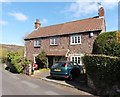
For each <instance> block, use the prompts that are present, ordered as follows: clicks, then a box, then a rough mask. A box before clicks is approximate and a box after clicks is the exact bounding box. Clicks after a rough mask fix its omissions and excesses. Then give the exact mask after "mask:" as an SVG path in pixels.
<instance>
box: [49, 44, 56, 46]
mask: <svg viewBox="0 0 120 97" xmlns="http://www.w3.org/2000/svg"><path fill="white" fill-rule="evenodd" d="M57 45H58V44H50V46H57Z"/></svg>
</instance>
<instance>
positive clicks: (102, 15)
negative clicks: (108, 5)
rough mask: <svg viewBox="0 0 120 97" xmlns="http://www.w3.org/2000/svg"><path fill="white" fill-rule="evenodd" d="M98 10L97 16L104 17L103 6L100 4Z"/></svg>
mask: <svg viewBox="0 0 120 97" xmlns="http://www.w3.org/2000/svg"><path fill="white" fill-rule="evenodd" d="M98 12H99V13H98V15H99V17H104V8H103V7H102V6H101V7H100V8H99V10H98Z"/></svg>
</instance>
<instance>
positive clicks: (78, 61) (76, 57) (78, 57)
mask: <svg viewBox="0 0 120 97" xmlns="http://www.w3.org/2000/svg"><path fill="white" fill-rule="evenodd" d="M76 59H77V60H76ZM71 61H72V62H76V63H78V64H79V65H80V64H82V61H81V56H71Z"/></svg>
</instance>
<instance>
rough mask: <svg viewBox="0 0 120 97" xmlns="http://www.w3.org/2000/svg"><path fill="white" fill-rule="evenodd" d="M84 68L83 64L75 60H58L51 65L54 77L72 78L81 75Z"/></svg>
mask: <svg viewBox="0 0 120 97" xmlns="http://www.w3.org/2000/svg"><path fill="white" fill-rule="evenodd" d="M82 70H83V68H82V66H80V65H78V64H77V63H75V62H71V61H65V62H58V63H55V64H54V65H53V66H52V67H51V69H50V76H51V77H52V78H66V79H70V80H72V79H73V78H75V77H77V76H79V75H80V74H81V72H82Z"/></svg>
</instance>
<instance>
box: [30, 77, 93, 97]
mask: <svg viewBox="0 0 120 97" xmlns="http://www.w3.org/2000/svg"><path fill="white" fill-rule="evenodd" d="M32 77H35V78H37V79H40V80H43V81H46V82H51V83H54V84H58V85H61V86H65V87H69V88H73V89H77V90H80V91H82V92H84V93H85V94H86V95H91V96H92V95H93V94H91V93H89V92H85V91H84V90H82V89H81V88H79V87H74V86H72V85H68V84H64V83H59V82H57V81H54V80H49V79H47V78H40V77H37V76H32Z"/></svg>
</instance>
